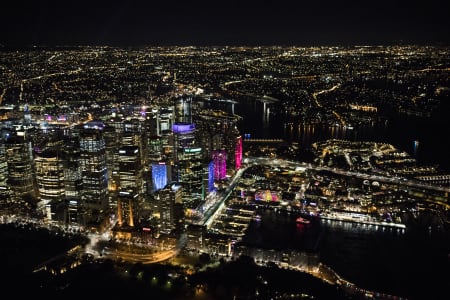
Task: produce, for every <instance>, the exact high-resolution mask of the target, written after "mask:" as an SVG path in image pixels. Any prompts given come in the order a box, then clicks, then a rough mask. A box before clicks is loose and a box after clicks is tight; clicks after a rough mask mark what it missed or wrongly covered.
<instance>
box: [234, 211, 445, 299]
mask: <svg viewBox="0 0 450 300" xmlns="http://www.w3.org/2000/svg"><path fill="white" fill-rule="evenodd" d="M260 213H261V217H262V220H261V222H260V223H259V224H258V223H256V222H255V223H252V224H251V226H250V227H249V229H248V233H247V235H246V236H245V238H244V239H243V243H244V244H246V245H251V246H254V247H261V248H272V249H297V250H300V251H310V250H315V251H318V253H319V255H320V261H321V262H322V263H325V264H326V265H328V266H329V267H331V268H332V269H334V270H335V271H336V272H338V274H339V275H340V276H341V277H343V278H344V279H346V280H348V281H350V282H353V283H355V284H357V285H358V286H360V287H362V288H365V289H368V290H372V291H376V292H381V293H387V294H391V295H395V296H399V297H403V298H408V299H448V297H449V296H450V292H449V291H450V290H449V289H448V283H449V280H450V258H449V257H448V254H449V253H450V234H449V232H444V231H442V230H441V231H431V232H430V231H428V230H423V229H415V230H412V229H408V230H406V229H405V230H402V229H397V228H388V227H375V226H370V225H362V224H356V223H348V222H338V221H323V220H322V221H321V220H315V221H313V222H312V223H311V224H309V225H299V224H296V222H295V218H296V216H295V215H294V214H289V215H288V214H285V213H275V212H274V211H271V210H265V211H261V212H260Z"/></svg>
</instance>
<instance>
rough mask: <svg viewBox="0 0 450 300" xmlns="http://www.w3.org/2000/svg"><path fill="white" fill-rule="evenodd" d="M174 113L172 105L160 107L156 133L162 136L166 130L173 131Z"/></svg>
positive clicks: (157, 114)
mask: <svg viewBox="0 0 450 300" xmlns="http://www.w3.org/2000/svg"><path fill="white" fill-rule="evenodd" d="M173 120H174V114H173V108H172V107H170V106H166V107H160V108H159V109H158V111H157V113H156V135H158V136H161V135H163V133H164V132H167V131H171V130H172V126H173Z"/></svg>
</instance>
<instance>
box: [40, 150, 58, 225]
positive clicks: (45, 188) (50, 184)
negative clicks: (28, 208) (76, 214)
mask: <svg viewBox="0 0 450 300" xmlns="http://www.w3.org/2000/svg"><path fill="white" fill-rule="evenodd" d="M34 163H35V170H36V183H37V187H38V192H39V197H38V198H39V202H38V209H43V210H45V219H46V220H47V221H52V220H58V221H64V219H65V215H64V214H59V215H58V214H57V212H58V211H62V212H64V211H65V210H64V209H63V206H64V205H65V186H64V163H63V157H62V153H61V151H60V150H58V149H46V150H44V151H42V152H40V151H38V152H35V159H34Z"/></svg>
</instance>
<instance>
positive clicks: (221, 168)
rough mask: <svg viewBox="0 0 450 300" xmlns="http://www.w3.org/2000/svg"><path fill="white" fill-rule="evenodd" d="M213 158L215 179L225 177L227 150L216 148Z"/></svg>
mask: <svg viewBox="0 0 450 300" xmlns="http://www.w3.org/2000/svg"><path fill="white" fill-rule="evenodd" d="M212 159H213V162H214V179H215V180H223V179H225V178H226V176H227V152H226V151H225V150H214V151H213V152H212Z"/></svg>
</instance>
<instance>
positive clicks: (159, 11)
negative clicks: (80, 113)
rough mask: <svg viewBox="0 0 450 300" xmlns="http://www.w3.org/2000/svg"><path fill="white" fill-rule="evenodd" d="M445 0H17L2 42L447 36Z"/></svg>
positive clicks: (395, 40) (379, 40) (298, 41)
mask: <svg viewBox="0 0 450 300" xmlns="http://www.w3.org/2000/svg"><path fill="white" fill-rule="evenodd" d="M446 5H447V4H446V3H445V2H444V1H439V0H432V1H427V2H420V3H417V2H414V3H411V2H406V1H385V0H382V1H376V2H373V3H359V2H356V1H344V2H339V3H336V2H332V1H320V2H314V3H313V2H311V3H303V2H299V1H285V0H282V1H259V2H256V1H245V2H244V1H227V2H224V1H222V2H217V3H214V5H212V4H211V3H208V2H206V1H201V0H200V1H189V2H183V1H170V2H156V3H153V2H152V3H143V2H142V1H132V2H126V3H117V2H106V1H95V2H87V1H77V2H72V3H61V2H57V1H39V2H36V1H15V2H14V3H11V4H9V5H8V7H4V8H2V11H3V16H2V19H1V21H0V28H1V29H0V44H1V45H3V46H6V47H8V46H30V45H46V46H55V45H116V46H145V45H333V44H337V45H348V44H354V45H361V44H380V45H381V44H448V43H449V41H450V39H449V37H450V34H449V33H450V32H449V28H450V24H449V20H450V13H449V11H450V10H449V9H448V7H447V6H446Z"/></svg>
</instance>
